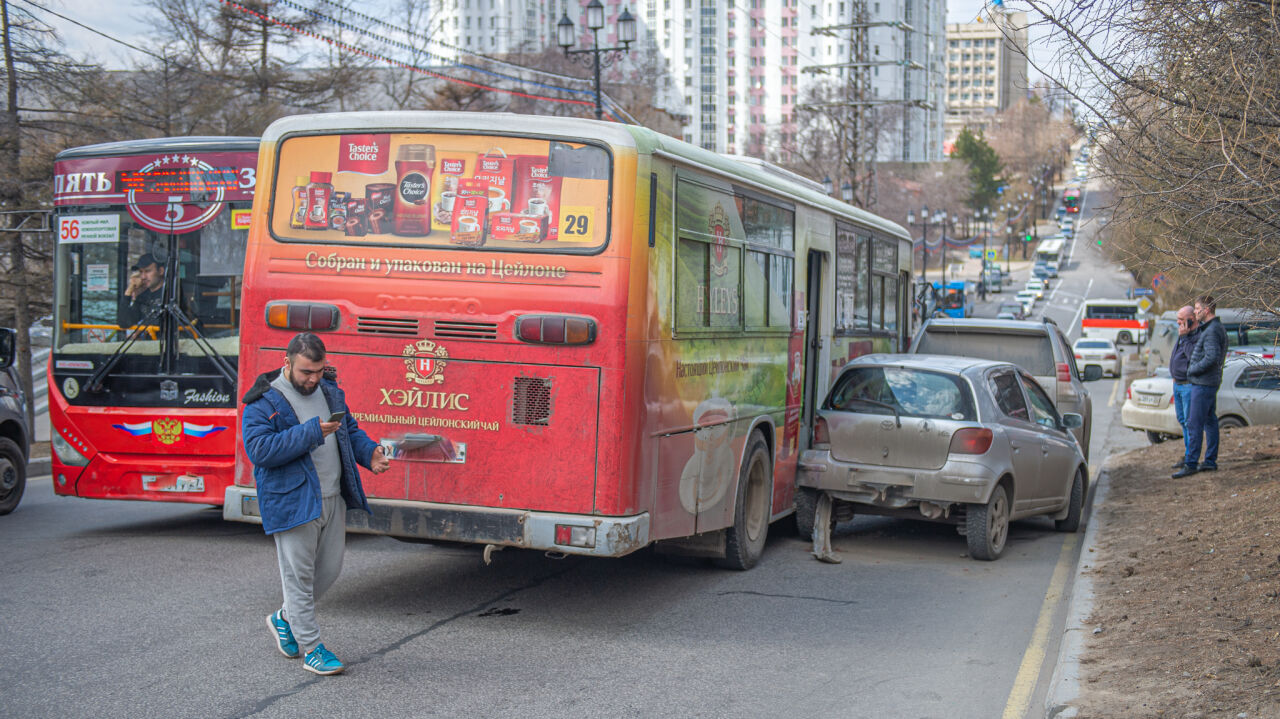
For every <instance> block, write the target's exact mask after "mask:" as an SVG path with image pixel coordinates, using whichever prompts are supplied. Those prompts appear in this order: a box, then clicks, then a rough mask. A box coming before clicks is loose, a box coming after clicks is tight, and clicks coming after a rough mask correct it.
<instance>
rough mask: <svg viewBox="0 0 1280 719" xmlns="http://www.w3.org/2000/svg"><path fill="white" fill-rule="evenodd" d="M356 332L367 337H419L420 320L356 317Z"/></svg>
mask: <svg viewBox="0 0 1280 719" xmlns="http://www.w3.org/2000/svg"><path fill="white" fill-rule="evenodd" d="M356 331H357V332H359V333H361V334H367V335H392V336H396V337H417V336H418V320H416V319H414V318H409V317H356Z"/></svg>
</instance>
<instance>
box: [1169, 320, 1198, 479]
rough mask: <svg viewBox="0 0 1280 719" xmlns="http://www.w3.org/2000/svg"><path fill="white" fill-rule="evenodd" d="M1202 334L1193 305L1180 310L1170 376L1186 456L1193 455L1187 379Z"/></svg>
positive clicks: (1181, 464)
mask: <svg viewBox="0 0 1280 719" xmlns="http://www.w3.org/2000/svg"><path fill="white" fill-rule="evenodd" d="M1199 334H1200V323H1199V322H1197V321H1196V311H1195V308H1194V307H1192V306H1191V305H1187V306H1185V307H1183V308H1182V309H1180V310H1178V341H1177V343H1175V344H1174V345H1173V352H1171V353H1170V354H1169V374H1170V375H1171V376H1172V377H1173V408H1174V410H1175V411H1176V412H1177V413H1178V424H1180V425H1182V446H1183V449H1184V450H1186V451H1185V453H1184V454H1185V455H1190V453H1191V433H1190V432H1188V431H1187V419H1188V417H1190V416H1191V415H1190V412H1191V381H1190V380H1189V379H1187V367H1188V366H1190V364H1191V350H1192V348H1194V347H1195V346H1196V338H1197V337H1198V336H1199ZM1183 464H1184V462H1178V463H1177V464H1175V465H1173V468H1174V469H1182V468H1183Z"/></svg>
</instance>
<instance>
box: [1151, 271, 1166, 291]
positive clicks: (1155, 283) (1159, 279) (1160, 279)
mask: <svg viewBox="0 0 1280 719" xmlns="http://www.w3.org/2000/svg"><path fill="white" fill-rule="evenodd" d="M1163 284H1164V273H1163V272H1161V273H1160V274H1158V275H1156V276H1155V277H1152V278H1151V287H1152V288H1153V289H1154V288H1158V287H1159V286H1160V285H1163Z"/></svg>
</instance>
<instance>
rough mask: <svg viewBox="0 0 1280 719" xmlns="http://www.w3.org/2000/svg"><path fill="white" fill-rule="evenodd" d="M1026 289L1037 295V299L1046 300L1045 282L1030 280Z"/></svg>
mask: <svg viewBox="0 0 1280 719" xmlns="http://www.w3.org/2000/svg"><path fill="white" fill-rule="evenodd" d="M1026 289H1028V290H1030V291H1032V292H1034V293H1036V299H1038V300H1042V299H1044V290H1045V283H1044V280H1037V279H1030V280H1027V284H1026Z"/></svg>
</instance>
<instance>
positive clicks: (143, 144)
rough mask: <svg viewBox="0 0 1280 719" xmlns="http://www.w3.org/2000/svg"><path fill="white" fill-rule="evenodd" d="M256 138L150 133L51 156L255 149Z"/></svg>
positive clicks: (66, 158) (64, 157)
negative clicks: (169, 135)
mask: <svg viewBox="0 0 1280 719" xmlns="http://www.w3.org/2000/svg"><path fill="white" fill-rule="evenodd" d="M259 142H260V140H259V139H258V138H256V137H239V136H234V137H153V138H150V139H147V140H124V141H121V142H103V143H99V144H97V145H85V146H83V147H72V148H68V149H66V150H63V151H62V152H59V153H58V154H57V156H56V157H54V158H53V159H54V160H55V161H57V160H73V159H79V158H85V157H116V156H119V155H149V154H151V153H155V152H201V151H202V152H210V151H216V150H222V151H225V152H257V151H258V143H259Z"/></svg>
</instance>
